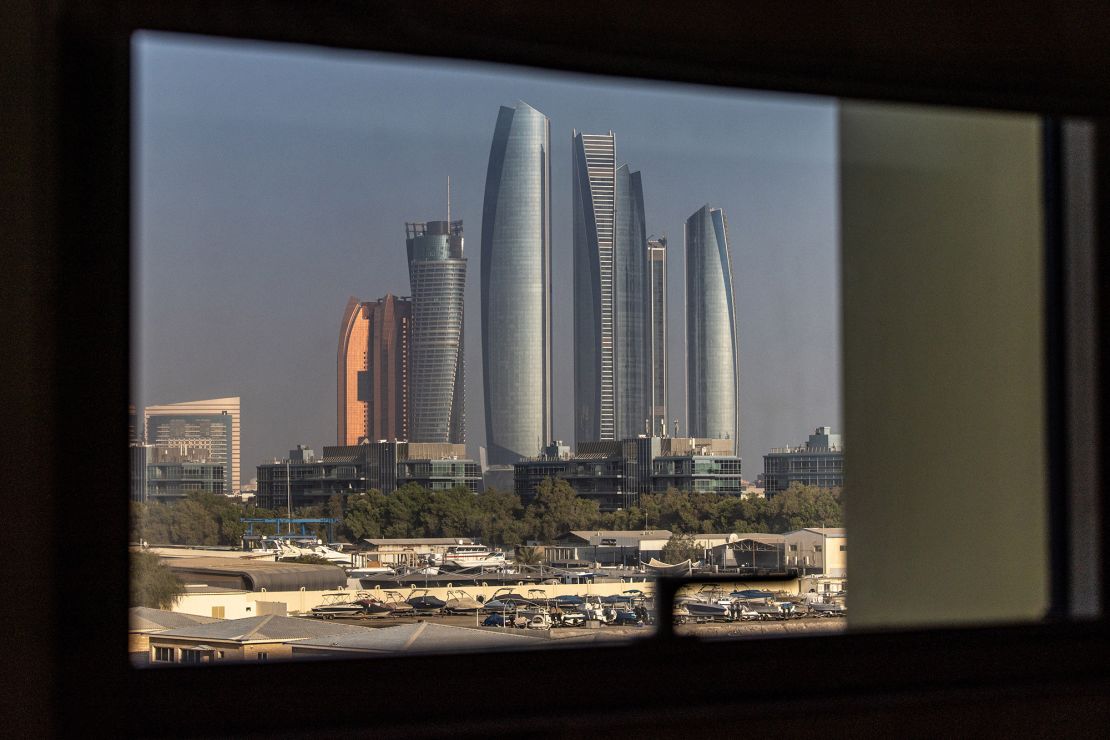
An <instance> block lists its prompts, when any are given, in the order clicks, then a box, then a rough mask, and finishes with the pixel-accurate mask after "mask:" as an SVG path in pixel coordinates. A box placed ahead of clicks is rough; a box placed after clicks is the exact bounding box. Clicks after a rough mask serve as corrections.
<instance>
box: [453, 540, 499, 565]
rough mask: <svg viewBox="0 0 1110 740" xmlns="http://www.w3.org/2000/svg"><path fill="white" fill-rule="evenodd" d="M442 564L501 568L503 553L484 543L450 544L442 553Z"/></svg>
mask: <svg viewBox="0 0 1110 740" xmlns="http://www.w3.org/2000/svg"><path fill="white" fill-rule="evenodd" d="M442 559H443V565H444V566H445V567H448V568H456V569H458V568H476V567H482V568H503V567H504V566H505V553H504V552H502V551H500V550H491V549H489V548H488V547H486V546H485V545H451V546H450V547H448V548H447V552H446V553H444V554H443V555H442Z"/></svg>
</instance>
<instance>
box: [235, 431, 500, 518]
mask: <svg viewBox="0 0 1110 740" xmlns="http://www.w3.org/2000/svg"><path fill="white" fill-rule="evenodd" d="M408 483H415V484H417V485H420V486H423V487H424V488H428V489H431V490H449V489H452V488H456V487H458V486H463V487H465V488H467V489H469V490H471V491H474V492H475V493H477V492H478V491H480V490H481V483H482V474H481V470H480V469H479V467H478V464H477V463H476V462H474V461H473V460H469V459H467V458H466V446H465V445H461V444H459V445H456V444H448V443H424V442H363V443H362V444H357V445H338V446H334V447H331V446H325V447H324V450H323V455H321V456H320V457H317V456H316V453H315V452H314V451H313V450H311V449H308V448H307V447H304V446H301V445H298V447H297V448H296V449H294V450H290V451H289V457H288V458H286V459H284V460H275V461H274V462H272V463H264V464H262V465H259V466H258V493H257V498H256V500H257V502H258V505H259V506H261V507H263V508H271V509H272V508H277V507H283V506H285V505H286V501H287V499H292V503H293V506H294V507H297V506H312V505H317V504H322V503H325V502H327V500H328V499H330V498H331V497H332V496H335V495H340V496H346V495H348V494H352V493H365V492H366V491H370V490H378V491H381V492H382V493H392V492H393V491H395V490H397V488H399V487H401V486H403V485H406V484H408Z"/></svg>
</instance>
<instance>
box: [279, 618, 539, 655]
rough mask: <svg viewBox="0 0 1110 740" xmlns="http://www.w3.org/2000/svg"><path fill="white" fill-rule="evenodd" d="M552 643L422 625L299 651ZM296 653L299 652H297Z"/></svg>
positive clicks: (367, 632) (314, 642) (312, 643)
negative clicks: (313, 649)
mask: <svg viewBox="0 0 1110 740" xmlns="http://www.w3.org/2000/svg"><path fill="white" fill-rule="evenodd" d="M550 645H551V643H550V642H548V641H547V640H544V639H542V638H538V637H535V636H529V635H523V634H520V633H519V632H509V631H501V630H484V629H471V628H469V627H456V626H452V625H446V624H433V623H431V622H419V623H416V624H401V625H397V626H395V627H382V628H379V629H374V628H363V629H360V630H359V633H357V634H356V633H349V634H343V635H334V636H331V637H318V638H310V639H307V640H300V641H298V642H297V643H296V648H313V647H314V648H327V649H331V650H336V651H340V650H350V651H355V652H360V653H365V652H370V653H397V652H409V653H414V652H421V653H425V652H427V653H432V652H435V653H445V652H458V651H481V650H495V649H497V648H505V649H508V650H521V649H527V648H533V647H550ZM294 652H296V650H294Z"/></svg>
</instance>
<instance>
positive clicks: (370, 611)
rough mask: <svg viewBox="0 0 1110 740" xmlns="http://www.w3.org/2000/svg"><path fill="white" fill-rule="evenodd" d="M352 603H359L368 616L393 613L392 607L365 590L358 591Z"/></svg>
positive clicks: (381, 615)
mask: <svg viewBox="0 0 1110 740" xmlns="http://www.w3.org/2000/svg"><path fill="white" fill-rule="evenodd" d="M352 603H354V604H359V605H361V606H362V611H363V613H364V614H366V615H367V616H370V617H388V616H389V615H391V614H392V613H393V610H392V609H390V608H389V607H388V606H386V605H385V604H383V603H382V602H381V601H379V600H378V599H375V598H374V597H373V596H371V595H370V594H368V593H366V592H365V591H362V592H360V593H358V594H357V598H356V599H355V600H354V601H353V602H352Z"/></svg>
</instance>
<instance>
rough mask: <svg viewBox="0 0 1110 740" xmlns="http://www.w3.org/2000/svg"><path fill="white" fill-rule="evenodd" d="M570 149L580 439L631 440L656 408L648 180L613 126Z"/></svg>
mask: <svg viewBox="0 0 1110 740" xmlns="http://www.w3.org/2000/svg"><path fill="white" fill-rule="evenodd" d="M572 153H573V162H572V183H573V195H572V204H573V212H574V232H573V240H574V433H575V439H576V441H578V442H579V443H581V442H587V441H598V440H616V439H627V438H631V437H635V436H637V435H639V434H643V433H644V432H645V431H647V429H646V426H647V425H649V424H650V419H651V418H652V415H653V414H652V372H651V365H652V346H651V341H650V329H651V317H652V303H651V284H650V282H649V278H650V276H649V254H648V247H647V234H646V232H645V228H644V195H643V187H642V185H641V181H640V173H639V172H632V171H631V170H630V169H629V167H628V165H623V166H621V167H619V168H618V167H617V165H616V137H615V136H614V135H613V132H612V131H610V132H609V133H608V134H584V133H578V132H577V131H576V132H574V134H573V140H572Z"/></svg>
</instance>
